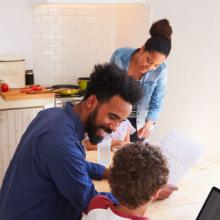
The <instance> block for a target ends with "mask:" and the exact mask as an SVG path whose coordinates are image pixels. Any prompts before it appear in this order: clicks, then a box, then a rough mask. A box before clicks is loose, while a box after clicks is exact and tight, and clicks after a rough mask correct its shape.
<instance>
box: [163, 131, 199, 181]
mask: <svg viewBox="0 0 220 220" xmlns="http://www.w3.org/2000/svg"><path fill="white" fill-rule="evenodd" d="M159 147H160V148H161V150H162V152H163V153H164V154H165V155H166V157H167V160H168V166H169V170H170V173H169V180H168V183H170V184H174V185H176V183H177V182H178V181H179V180H180V178H181V177H182V176H183V175H184V174H185V173H186V172H187V171H188V170H189V169H190V168H191V167H192V165H193V164H194V163H195V162H196V161H197V160H198V159H199V157H200V156H201V155H202V153H203V147H202V146H201V145H200V144H198V143H196V142H194V141H193V140H190V139H189V138H187V137H185V136H183V135H181V134H178V133H168V134H166V135H165V136H164V137H162V138H161V140H160V142H159Z"/></svg>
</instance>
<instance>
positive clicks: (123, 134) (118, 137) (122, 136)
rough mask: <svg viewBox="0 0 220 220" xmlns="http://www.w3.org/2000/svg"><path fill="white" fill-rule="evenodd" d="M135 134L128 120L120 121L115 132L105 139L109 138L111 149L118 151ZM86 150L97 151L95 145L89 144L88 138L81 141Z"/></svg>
mask: <svg viewBox="0 0 220 220" xmlns="http://www.w3.org/2000/svg"><path fill="white" fill-rule="evenodd" d="M134 132H135V128H134V127H133V126H132V125H131V123H130V121H129V120H127V119H126V120H125V121H122V122H121V123H120V125H119V127H118V128H117V130H116V131H115V132H112V133H111V134H108V135H107V136H106V137H105V138H110V139H111V140H112V142H111V149H113V150H114V149H118V148H121V147H123V146H124V145H125V144H126V143H129V142H130V135H131V134H133V133H134ZM83 144H84V146H85V147H86V150H97V145H93V144H91V142H90V141H89V139H88V137H86V138H85V140H84V141H83Z"/></svg>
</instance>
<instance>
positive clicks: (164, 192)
mask: <svg viewBox="0 0 220 220" xmlns="http://www.w3.org/2000/svg"><path fill="white" fill-rule="evenodd" d="M176 190H178V187H176V186H174V185H170V184H167V185H166V186H164V187H163V188H162V189H160V190H159V193H158V195H157V196H156V198H155V200H162V199H166V198H168V197H169V196H170V195H171V194H172V193H173V192H174V191H176Z"/></svg>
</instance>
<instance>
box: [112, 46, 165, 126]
mask: <svg viewBox="0 0 220 220" xmlns="http://www.w3.org/2000/svg"><path fill="white" fill-rule="evenodd" d="M136 50H137V49H136V48H119V49H117V50H116V51H115V52H114V53H113V55H112V57H111V60H110V62H111V63H115V64H116V65H117V66H118V67H120V68H121V69H123V70H126V71H128V67H129V63H130V60H131V57H132V55H133V53H134V52H135V51H136ZM166 81H167V68H166V65H165V64H164V63H162V64H161V65H160V66H159V67H158V68H157V69H156V70H152V71H149V72H146V73H145V74H144V75H143V77H142V78H141V80H140V83H141V85H142V88H143V91H144V96H143V98H142V100H141V101H140V102H139V103H138V104H137V115H136V119H137V128H138V129H139V128H141V127H143V125H144V123H145V122H146V121H148V120H152V121H154V122H155V121H156V120H157V118H158V116H159V113H160V111H161V107H162V103H163V100H164V96H165V88H166Z"/></svg>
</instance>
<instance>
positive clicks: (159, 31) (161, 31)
mask: <svg viewBox="0 0 220 220" xmlns="http://www.w3.org/2000/svg"><path fill="white" fill-rule="evenodd" d="M149 32H150V35H151V36H152V37H156V36H161V37H164V38H166V39H167V40H169V41H171V35H172V32H173V31H172V27H171V26H170V23H169V21H168V20H167V19H161V20H158V21H156V22H154V23H153V24H152V26H151V28H150V31H149Z"/></svg>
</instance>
